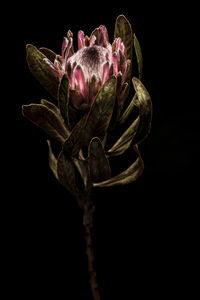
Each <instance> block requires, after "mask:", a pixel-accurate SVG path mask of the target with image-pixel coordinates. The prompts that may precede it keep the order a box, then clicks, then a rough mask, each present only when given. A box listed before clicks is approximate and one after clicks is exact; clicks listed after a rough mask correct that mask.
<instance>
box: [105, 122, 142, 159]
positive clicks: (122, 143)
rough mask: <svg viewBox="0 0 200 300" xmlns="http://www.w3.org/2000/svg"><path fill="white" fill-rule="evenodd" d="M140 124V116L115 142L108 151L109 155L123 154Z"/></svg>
mask: <svg viewBox="0 0 200 300" xmlns="http://www.w3.org/2000/svg"><path fill="white" fill-rule="evenodd" d="M139 124H140V117H139V116H138V117H137V119H136V120H135V121H134V122H133V123H132V124H131V125H130V126H129V127H128V129H127V130H126V131H125V132H124V134H123V135H122V136H121V137H120V138H119V140H118V141H117V142H116V143H115V144H114V146H113V147H112V148H111V149H110V150H109V151H108V155H109V156H117V155H121V154H122V153H124V152H125V151H126V150H127V149H128V148H129V147H130V146H131V143H132V140H133V138H134V136H135V135H136V133H137V129H138V126H139Z"/></svg>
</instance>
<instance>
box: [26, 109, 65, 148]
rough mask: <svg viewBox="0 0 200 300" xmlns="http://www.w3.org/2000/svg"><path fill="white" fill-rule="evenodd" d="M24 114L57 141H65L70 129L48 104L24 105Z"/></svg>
mask: <svg viewBox="0 0 200 300" xmlns="http://www.w3.org/2000/svg"><path fill="white" fill-rule="evenodd" d="M22 114H23V115H24V117H26V118H27V119H28V120H30V121H31V122H32V123H34V124H35V125H37V126H39V127H40V128H41V129H43V130H44V131H45V132H46V133H47V134H48V135H49V136H51V137H52V138H54V139H56V140H57V141H59V142H61V143H64V141H65V140H66V138H67V136H68V131H67V130H66V128H65V126H64V125H63V122H62V120H61V119H60V118H59V117H58V115H57V114H56V113H55V112H54V111H52V110H50V109H49V108H48V107H47V106H45V105H43V104H29V105H23V106H22Z"/></svg>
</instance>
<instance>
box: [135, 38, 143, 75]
mask: <svg viewBox="0 0 200 300" xmlns="http://www.w3.org/2000/svg"><path fill="white" fill-rule="evenodd" d="M133 41H134V48H135V53H136V57H137V63H138V73H139V79H140V80H141V79H142V67H143V63H142V51H141V47H140V44H139V42H138V39H137V37H136V35H135V34H134V39H133Z"/></svg>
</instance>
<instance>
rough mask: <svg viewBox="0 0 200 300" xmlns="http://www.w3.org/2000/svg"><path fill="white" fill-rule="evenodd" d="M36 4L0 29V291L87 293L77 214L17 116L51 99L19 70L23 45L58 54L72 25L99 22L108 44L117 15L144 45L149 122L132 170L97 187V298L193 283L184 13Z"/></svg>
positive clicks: (193, 172) (152, 293) (192, 126)
mask: <svg viewBox="0 0 200 300" xmlns="http://www.w3.org/2000/svg"><path fill="white" fill-rule="evenodd" d="M42 3H43V2H41V3H27V4H26V5H23V6H22V7H19V5H18V6H16V7H14V6H13V7H12V9H13V11H14V10H15V9H16V13H15V14H14V16H13V17H12V18H10V22H11V25H12V26H10V27H9V30H8V37H9V45H10V48H11V49H10V50H11V57H12V68H13V63H14V68H13V69H12V73H11V78H13V79H14V80H13V82H14V84H12V85H11V86H9V93H13V96H12V97H10V99H12V104H11V105H12V108H13V110H12V112H13V114H14V116H12V120H14V124H13V125H12V131H11V132H9V134H11V135H12V138H10V135H9V134H8V136H9V140H11V142H12V143H11V144H12V145H11V146H10V147H9V149H10V152H9V161H10V162H11V166H9V167H8V169H9V171H8V172H6V173H5V174H6V176H5V177H6V182H8V183H9V188H7V194H6V195H7V196H6V209H5V210H4V211H3V212H5V213H3V215H4V219H5V221H4V222H3V228H5V231H4V233H5V239H6V242H5V243H4V244H5V249H6V257H5V259H4V261H5V263H6V271H5V278H6V279H8V282H9V286H8V288H7V294H8V295H10V294H11V293H14V294H15V295H17V296H20V298H21V299H30V298H32V297H34V298H36V297H37V298H38V297H40V298H49V297H52V298H54V299H70V300H76V299H87V300H90V299H92V298H91V295H90V290H89V284H88V275H87V261H86V257H85V253H84V251H85V250H84V239H83V228H82V215H81V212H80V210H79V208H78V206H77V204H76V202H75V200H74V199H73V198H72V196H71V195H70V194H69V193H68V192H67V191H66V190H64V188H63V187H62V186H61V185H60V184H59V183H58V182H57V181H56V179H55V178H54V177H53V175H52V174H51V171H50V169H49V167H48V148H47V143H46V136H45V135H44V133H43V132H42V131H41V130H40V129H39V128H37V127H35V126H34V125H33V124H31V123H30V122H28V121H27V120H26V119H24V118H23V117H22V115H21V105H22V104H29V103H39V101H40V99H42V98H44V99H47V100H51V98H50V96H49V95H48V94H47V93H46V92H45V90H44V89H43V88H42V87H41V86H40V85H39V83H38V82H37V81H36V80H35V78H33V76H32V75H31V74H30V72H29V70H28V67H27V64H26V58H25V56H26V55H25V45H26V44H27V43H31V44H33V45H35V46H37V47H42V46H44V47H47V48H50V49H52V50H54V51H55V52H56V53H59V52H60V49H61V44H62V39H63V36H65V35H66V32H67V30H68V29H70V30H71V31H72V32H73V33H74V43H75V47H76V46H77V41H76V35H77V32H78V30H80V29H82V30H83V31H84V32H85V34H88V35H90V33H91V32H92V30H93V29H94V28H96V27H98V26H99V25H101V24H104V25H105V26H106V27H107V29H108V31H109V37H110V40H111V41H112V36H113V32H114V23H115V19H116V17H117V16H118V15H119V14H124V15H125V16H126V17H127V18H128V20H129V21H130V23H131V24H132V27H133V31H134V32H135V33H136V35H137V37H138V39H139V41H140V44H141V47H142V52H143V59H144V77H143V83H144V85H145V86H146V88H147V89H148V91H149V93H150V95H151V97H152V103H153V121H152V130H151V134H150V136H149V138H148V139H147V140H146V141H145V142H144V143H143V144H142V145H141V146H140V150H141V153H142V157H143V160H144V164H145V170H144V173H143V175H142V177H141V178H140V179H139V180H138V181H137V182H134V183H132V184H130V185H128V186H124V187H115V188H109V189H105V190H98V191H97V192H96V194H95V200H94V201H95V207H96V209H95V222H94V242H95V253H96V269H97V274H98V275H97V276H98V281H99V286H100V292H101V296H102V300H104V299H105V300H107V299H115V298H116V297H119V298H121V299H143V298H145V297H147V296H148V297H152V298H154V299H163V298H164V297H170V298H171V297H172V295H173V296H174V297H178V296H179V295H180V293H181V294H186V293H187V292H189V295H191V290H192V287H193V286H195V284H196V282H195V277H193V276H192V274H193V270H192V268H191V267H192V266H193V265H195V259H194V253H195V251H196V238H195V228H196V226H197V219H196V214H195V210H196V204H197V201H198V196H197V194H196V193H195V191H196V189H197V186H198V177H197V174H198V172H197V169H198V168H197V158H198V153H199V134H198V126H197V125H198V119H199V112H198V109H197V106H195V105H194V104H193V105H191V104H190V102H189V101H190V98H189V97H188V95H187V92H186V86H185V82H184V77H185V76H184V72H185V70H184V62H185V56H184V55H183V52H182V51H183V48H184V45H185V44H186V36H187V30H188V28H187V22H186V20H187V19H188V17H189V16H190V10H189V9H188V8H187V7H183V6H180V7H177V8H175V7H174V6H173V5H172V4H171V5H169V4H168V5H167V4H166V5H165V4H162V6H161V5H160V6H159V5H158V4H157V5H156V4H155V5H153V4H151V5H147V4H146V3H145V4H142V3H141V4H134V3H132V4H130V3H129V4H127V3H125V2H124V3H122V4H119V3H110V2H108V1H107V3H103V2H101V1H98V2H93V3H89V2H82V3H78V2H74V3H69V2H66V3H61V2H54V3H48V4H42ZM133 75H134V76H137V71H136V70H133ZM182 78H183V79H182ZM13 192H14V193H13ZM8 195H10V196H8ZM191 277H192V280H191Z"/></svg>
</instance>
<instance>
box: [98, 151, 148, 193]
mask: <svg viewBox="0 0 200 300" xmlns="http://www.w3.org/2000/svg"><path fill="white" fill-rule="evenodd" d="M134 150H135V151H136V152H137V154H138V158H137V159H136V161H135V162H134V163H133V164H132V165H131V166H130V167H129V168H128V169H127V170H125V171H123V172H121V173H120V174H118V175H116V176H114V177H112V178H110V179H108V180H105V181H102V182H99V183H94V184H93V186H94V187H110V186H115V185H125V184H129V183H131V182H133V181H135V180H137V179H138V178H139V177H140V176H141V174H142V172H143V170H144V164H143V161H142V158H141V155H140V153H139V150H138V147H137V146H135V147H134Z"/></svg>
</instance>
